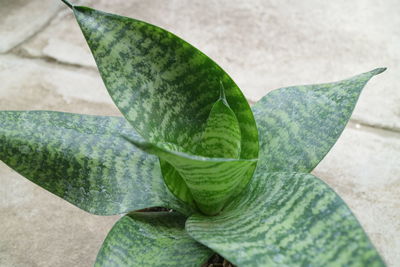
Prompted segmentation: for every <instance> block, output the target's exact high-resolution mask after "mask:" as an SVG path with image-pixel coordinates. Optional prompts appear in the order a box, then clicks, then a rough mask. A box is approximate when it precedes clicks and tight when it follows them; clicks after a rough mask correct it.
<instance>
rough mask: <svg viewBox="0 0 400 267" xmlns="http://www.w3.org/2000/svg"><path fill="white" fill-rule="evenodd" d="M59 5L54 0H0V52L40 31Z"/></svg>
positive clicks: (55, 12)
mask: <svg viewBox="0 0 400 267" xmlns="http://www.w3.org/2000/svg"><path fill="white" fill-rule="evenodd" d="M61 6H62V5H61V4H60V3H59V2H58V1H54V0H43V1H30V0H13V1H9V0H0V33H1V37H0V38H1V39H0V40H1V41H0V53H4V52H7V51H9V50H10V49H12V48H13V47H15V46H17V45H19V44H21V43H22V42H24V41H25V40H27V39H29V37H31V36H33V35H35V34H36V33H38V32H40V31H41V30H42V29H43V27H45V26H46V24H47V23H48V22H49V21H50V19H51V18H52V17H53V16H54V15H56V14H57V11H58V10H59V9H60V7H61Z"/></svg>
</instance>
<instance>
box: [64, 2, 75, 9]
mask: <svg viewBox="0 0 400 267" xmlns="http://www.w3.org/2000/svg"><path fill="white" fill-rule="evenodd" d="M61 1H62V2H63V3H64V4H66V5H67V6H68V7H69V8H71V9H72V8H73V7H74V5H72V4H71V3H70V2H69V1H68V0H61Z"/></svg>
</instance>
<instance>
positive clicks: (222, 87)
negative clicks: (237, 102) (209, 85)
mask: <svg viewBox="0 0 400 267" xmlns="http://www.w3.org/2000/svg"><path fill="white" fill-rule="evenodd" d="M219 84H220V85H221V86H220V89H219V99H220V100H222V101H223V102H224V104H225V105H228V101H227V100H226V96H225V87H224V84H223V83H222V81H219Z"/></svg>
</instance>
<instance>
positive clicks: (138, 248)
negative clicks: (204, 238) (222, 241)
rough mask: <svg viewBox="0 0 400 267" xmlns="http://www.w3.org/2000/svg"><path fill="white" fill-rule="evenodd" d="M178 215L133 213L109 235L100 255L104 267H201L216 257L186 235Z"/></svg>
mask: <svg viewBox="0 0 400 267" xmlns="http://www.w3.org/2000/svg"><path fill="white" fill-rule="evenodd" d="M184 227H185V217H183V216H181V215H179V214H177V213H165V212H155V213H149V212H146V213H131V214H129V215H126V216H124V217H123V218H122V219H120V220H119V221H118V222H117V223H116V224H115V225H114V227H113V228H112V229H111V231H110V232H109V234H108V236H107V238H106V239H105V241H104V243H103V246H102V247H101V249H100V251H99V254H98V255H97V259H96V263H95V266H96V267H100V266H106V267H109V266H155V267H156V266H193V267H198V266H201V264H203V263H204V262H205V261H206V260H207V259H208V258H209V257H211V255H212V254H213V253H214V252H213V251H212V250H210V249H208V248H207V247H205V246H203V245H201V244H199V243H198V242H196V241H195V240H193V239H192V238H191V237H190V236H189V235H188V234H187V233H186V232H185V229H184Z"/></svg>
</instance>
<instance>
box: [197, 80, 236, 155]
mask: <svg viewBox="0 0 400 267" xmlns="http://www.w3.org/2000/svg"><path fill="white" fill-rule="evenodd" d="M220 94H221V95H220V97H219V99H218V100H217V102H215V104H214V105H213V107H212V109H211V111H210V115H209V116H208V119H207V123H206V129H205V130H204V133H203V136H202V139H201V142H200V144H199V148H198V149H196V152H197V153H196V154H197V155H202V156H205V157H210V158H233V159H238V158H240V139H241V133H240V126H239V122H238V120H237V118H236V115H235V113H234V112H233V111H232V109H231V108H230V107H229V104H228V101H227V100H226V97H225V92H224V87H223V85H222V83H221V93H220Z"/></svg>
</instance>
